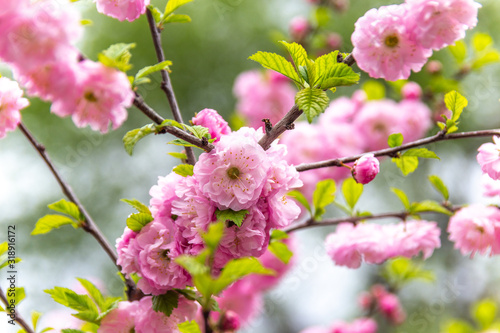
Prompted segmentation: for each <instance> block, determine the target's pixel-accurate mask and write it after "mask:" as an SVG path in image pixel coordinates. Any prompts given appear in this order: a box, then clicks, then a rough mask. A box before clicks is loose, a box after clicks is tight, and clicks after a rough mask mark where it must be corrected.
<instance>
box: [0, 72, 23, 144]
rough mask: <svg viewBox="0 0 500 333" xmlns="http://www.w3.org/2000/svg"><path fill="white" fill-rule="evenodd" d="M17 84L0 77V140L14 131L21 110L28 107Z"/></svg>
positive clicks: (19, 120)
mask: <svg viewBox="0 0 500 333" xmlns="http://www.w3.org/2000/svg"><path fill="white" fill-rule="evenodd" d="M22 96H23V91H22V90H21V88H19V85H18V84H17V82H15V81H12V80H10V79H8V78H6V77H0V139H1V138H3V137H5V136H6V135H7V132H11V131H14V130H15V129H16V128H17V125H19V123H20V122H21V113H20V112H19V111H20V110H21V109H24V108H25V107H27V106H28V105H29V102H28V100H27V99H26V98H23V97H22Z"/></svg>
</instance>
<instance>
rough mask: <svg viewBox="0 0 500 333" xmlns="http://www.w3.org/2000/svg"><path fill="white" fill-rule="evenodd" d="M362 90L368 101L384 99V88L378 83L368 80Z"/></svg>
mask: <svg viewBox="0 0 500 333" xmlns="http://www.w3.org/2000/svg"><path fill="white" fill-rule="evenodd" d="M362 89H363V90H364V92H365V94H366V98H367V99H368V100H369V101H373V100H379V99H383V98H385V86H384V85H383V84H382V83H380V82H379V81H375V80H368V81H366V82H365V83H363V86H362Z"/></svg>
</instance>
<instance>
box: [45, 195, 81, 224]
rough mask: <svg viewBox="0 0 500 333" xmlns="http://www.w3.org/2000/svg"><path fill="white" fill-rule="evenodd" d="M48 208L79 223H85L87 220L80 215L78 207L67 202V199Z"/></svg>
mask: <svg viewBox="0 0 500 333" xmlns="http://www.w3.org/2000/svg"><path fill="white" fill-rule="evenodd" d="M48 207H49V209H52V210H54V211H56V212H59V213H63V214H67V215H69V216H71V217H73V218H75V220H77V221H83V220H84V219H85V218H84V217H83V215H82V213H80V210H79V209H78V206H77V205H75V204H74V203H73V202H70V201H67V200H65V199H61V200H59V201H57V202H54V203H51V204H50V205H48Z"/></svg>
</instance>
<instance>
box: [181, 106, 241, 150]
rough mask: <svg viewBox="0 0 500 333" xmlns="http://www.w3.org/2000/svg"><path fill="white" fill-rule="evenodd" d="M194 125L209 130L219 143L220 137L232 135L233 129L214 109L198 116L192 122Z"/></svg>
mask: <svg viewBox="0 0 500 333" xmlns="http://www.w3.org/2000/svg"><path fill="white" fill-rule="evenodd" d="M191 121H192V122H193V124H194V125H200V126H204V127H206V128H208V132H209V133H210V136H211V138H212V139H215V141H216V142H217V141H219V139H220V137H221V136H222V135H225V134H229V133H231V129H230V128H229V125H228V124H227V122H226V121H225V120H224V119H223V118H222V117H221V116H220V115H219V113H217V111H215V110H212V109H203V110H201V111H200V112H198V113H197V114H196V116H195V117H194V118H193V119H192V120H191Z"/></svg>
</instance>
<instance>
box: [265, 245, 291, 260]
mask: <svg viewBox="0 0 500 333" xmlns="http://www.w3.org/2000/svg"><path fill="white" fill-rule="evenodd" d="M268 250H269V251H271V253H272V254H274V255H275V256H276V258H278V259H279V260H281V261H282V262H283V263H285V264H288V263H289V262H290V259H291V258H292V256H293V252H292V251H290V249H289V248H288V245H286V244H285V243H283V242H277V241H276V242H271V243H270V244H269V246H268Z"/></svg>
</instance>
